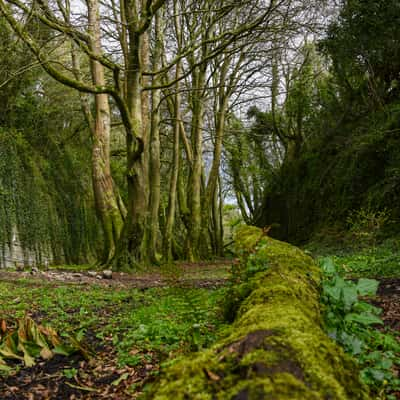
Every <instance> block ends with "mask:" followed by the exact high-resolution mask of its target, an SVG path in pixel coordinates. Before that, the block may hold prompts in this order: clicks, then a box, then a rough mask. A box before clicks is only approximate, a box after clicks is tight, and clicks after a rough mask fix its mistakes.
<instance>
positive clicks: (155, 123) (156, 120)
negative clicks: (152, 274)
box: [148, 12, 164, 263]
mask: <svg viewBox="0 0 400 400" xmlns="http://www.w3.org/2000/svg"><path fill="white" fill-rule="evenodd" d="M160 14H161V12H159V13H157V14H156V17H155V41H156V43H155V48H154V56H153V57H154V58H153V70H155V71H157V70H159V69H160V68H161V56H162V48H163V37H162V32H163V28H164V26H163V15H160ZM160 83H161V79H160V78H159V76H156V77H155V78H154V79H153V85H154V86H155V87H157V86H159V85H160ZM151 98H152V112H151V139H150V185H149V188H150V212H149V217H150V219H149V223H148V228H149V235H148V251H149V258H150V261H151V262H153V263H156V262H158V260H157V242H158V236H159V219H158V213H159V208H160V185H161V176H160V167H161V161H160V104H161V90H160V89H155V90H153V91H152V95H151Z"/></svg>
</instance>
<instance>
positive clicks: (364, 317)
mask: <svg viewBox="0 0 400 400" xmlns="http://www.w3.org/2000/svg"><path fill="white" fill-rule="evenodd" d="M344 319H345V321H346V322H347V323H351V322H356V323H358V324H361V325H376V324H379V325H383V322H382V320H381V319H380V318H379V317H377V316H376V315H374V314H370V313H361V314H355V313H350V314H347V315H346V317H345V318H344Z"/></svg>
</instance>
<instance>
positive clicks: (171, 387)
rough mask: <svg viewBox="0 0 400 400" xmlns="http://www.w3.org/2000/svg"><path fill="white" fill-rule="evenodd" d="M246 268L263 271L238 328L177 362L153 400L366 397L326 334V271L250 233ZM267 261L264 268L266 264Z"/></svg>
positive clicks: (244, 245) (244, 247)
mask: <svg viewBox="0 0 400 400" xmlns="http://www.w3.org/2000/svg"><path fill="white" fill-rule="evenodd" d="M236 244H237V249H238V251H239V252H240V253H242V254H243V259H242V262H244V263H249V262H251V263H252V265H255V264H256V265H258V266H259V267H261V269H262V271H260V272H257V273H256V274H255V275H253V276H252V277H251V278H250V279H249V280H248V281H247V282H246V283H244V284H242V285H246V288H245V290H242V289H243V288H240V287H238V288H236V289H238V290H237V293H246V295H245V298H242V300H241V301H240V302H238V306H239V307H238V309H237V313H236V317H235V320H234V322H233V324H232V325H231V326H230V327H229V329H227V330H226V331H225V334H224V337H223V338H222V339H221V340H220V341H219V342H218V343H216V344H215V345H214V346H213V347H212V348H211V349H207V350H204V351H201V352H199V353H197V354H194V355H190V356H187V357H184V358H182V359H179V360H177V361H176V362H175V363H174V364H173V365H171V366H170V367H168V368H167V369H166V371H164V374H163V375H162V376H161V379H160V381H159V382H158V384H157V386H156V387H155V388H154V389H153V392H152V393H151V395H150V396H151V398H152V399H154V400H167V399H168V400H170V399H175V400H179V399H182V400H183V399H195V400H214V399H216V400H229V399H232V400H233V399H235V400H245V399H249V400H252V399H257V400H258V399H260V400H261V399H274V400H289V399H290V400H295V399H298V400H304V399H307V400H312V399H315V400H317V399H323V400H328V399H331V400H336V399H337V400H356V399H360V400H361V399H365V400H366V399H368V398H369V397H368V393H367V391H366V389H365V387H363V385H362V384H361V383H360V382H359V379H358V370H357V367H356V365H355V363H354V362H353V361H352V360H351V359H350V358H349V357H348V356H346V355H345V354H344V353H343V351H342V349H341V348H339V347H338V346H337V345H336V344H335V343H334V342H333V341H332V340H331V339H330V338H329V337H328V336H327V335H326V334H325V332H324V331H323V329H322V319H321V314H320V307H319V285H320V279H321V277H320V271H319V269H318V267H317V266H316V265H315V263H314V262H313V260H312V259H311V258H310V257H308V256H307V255H305V254H304V253H303V252H302V251H300V250H299V249H297V248H295V247H293V246H291V245H289V244H286V243H282V242H279V241H276V240H273V239H270V238H268V237H266V236H263V233H262V231H261V230H260V229H258V228H254V227H244V228H242V229H240V230H239V232H238V234H237V237H236ZM263 263H264V264H263Z"/></svg>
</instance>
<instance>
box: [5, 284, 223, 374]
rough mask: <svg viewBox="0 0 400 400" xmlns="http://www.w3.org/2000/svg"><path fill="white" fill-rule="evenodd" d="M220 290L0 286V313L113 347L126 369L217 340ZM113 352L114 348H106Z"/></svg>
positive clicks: (96, 343)
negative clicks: (27, 317) (28, 319)
mask: <svg viewBox="0 0 400 400" xmlns="http://www.w3.org/2000/svg"><path fill="white" fill-rule="evenodd" d="M221 293H222V292H221V289H219V290H210V289H184V288H177V287H169V288H153V289H147V290H139V289H124V290H118V289H115V288H107V287H104V286H101V287H100V286H85V287H83V286H80V285H66V284H49V283H46V282H44V283H40V284H39V283H37V282H35V283H34V284H33V283H32V282H30V281H29V279H21V280H18V281H13V282H0V315H1V318H4V319H17V318H23V317H25V316H29V317H31V318H32V319H33V320H35V321H36V322H38V323H40V324H41V325H43V326H46V325H50V326H51V327H52V328H54V329H56V330H57V331H61V332H64V333H65V334H68V333H73V334H77V333H79V335H80V336H81V337H83V338H84V341H85V338H86V342H87V344H88V345H89V346H92V347H94V348H99V347H100V348H107V349H109V348H113V349H115V352H116V354H117V357H118V361H119V364H120V365H121V366H122V365H130V366H137V365H141V364H142V365H144V364H149V363H150V364H151V363H153V364H156V363H158V362H160V361H162V360H164V359H165V358H166V357H168V356H173V355H174V354H175V353H183V352H186V351H189V350H198V349H200V348H202V347H203V346H206V345H208V344H210V343H211V342H213V341H214V339H215V335H216V331H217V328H218V327H219V326H220V324H221V320H220V318H219V312H218V310H219V307H218V302H219V298H220V296H221ZM107 352H109V350H107Z"/></svg>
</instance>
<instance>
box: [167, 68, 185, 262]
mask: <svg viewBox="0 0 400 400" xmlns="http://www.w3.org/2000/svg"><path fill="white" fill-rule="evenodd" d="M175 77H176V79H178V78H179V77H180V63H178V64H177V65H176V75H175ZM175 90H176V92H175V113H174V114H175V115H174V118H175V121H174V146H173V156H172V157H173V160H172V168H171V179H170V184H169V195H168V213H167V220H166V224H165V231H164V238H163V256H164V258H165V260H166V261H167V262H171V261H172V258H173V257H172V231H173V227H174V223H175V209H176V201H177V199H176V194H177V185H178V176H179V168H180V165H179V161H180V140H179V139H180V130H181V113H180V108H181V95H180V93H179V82H178V83H177V84H176V88H175Z"/></svg>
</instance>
